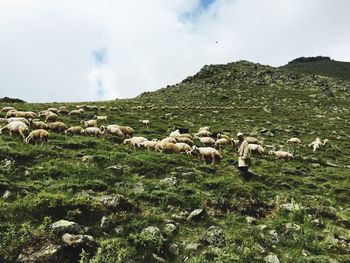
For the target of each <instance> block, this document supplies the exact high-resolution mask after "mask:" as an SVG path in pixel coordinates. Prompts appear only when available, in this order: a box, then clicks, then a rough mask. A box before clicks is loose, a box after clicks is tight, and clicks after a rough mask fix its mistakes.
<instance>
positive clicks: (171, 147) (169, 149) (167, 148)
mask: <svg viewBox="0 0 350 263" xmlns="http://www.w3.org/2000/svg"><path fill="white" fill-rule="evenodd" d="M156 151H159V152H162V153H180V147H179V146H178V145H176V144H175V143H171V142H164V143H158V144H157V146H156Z"/></svg>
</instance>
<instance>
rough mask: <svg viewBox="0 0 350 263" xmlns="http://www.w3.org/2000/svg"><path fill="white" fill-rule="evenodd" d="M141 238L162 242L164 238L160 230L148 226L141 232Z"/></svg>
mask: <svg viewBox="0 0 350 263" xmlns="http://www.w3.org/2000/svg"><path fill="white" fill-rule="evenodd" d="M140 235H141V236H143V237H145V238H148V239H157V240H161V241H163V240H164V237H163V235H162V232H161V231H160V229H159V228H158V227H156V226H149V227H146V228H144V229H142V231H141V234H140Z"/></svg>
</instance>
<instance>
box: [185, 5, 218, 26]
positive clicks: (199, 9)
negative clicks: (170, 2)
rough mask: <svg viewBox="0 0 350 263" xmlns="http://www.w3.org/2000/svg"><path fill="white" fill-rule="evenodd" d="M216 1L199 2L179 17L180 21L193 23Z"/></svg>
mask: <svg viewBox="0 0 350 263" xmlns="http://www.w3.org/2000/svg"><path fill="white" fill-rule="evenodd" d="M215 1H216V0H199V1H198V2H197V5H196V6H195V7H194V8H192V10H189V11H187V12H184V13H183V14H181V15H180V19H181V20H183V21H185V22H188V21H190V22H194V21H195V20H196V19H197V18H198V17H199V16H200V15H201V14H202V13H203V12H205V11H206V10H207V9H208V8H209V7H210V6H211V5H212V4H213V3H214V2H215Z"/></svg>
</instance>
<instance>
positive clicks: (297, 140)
mask: <svg viewBox="0 0 350 263" xmlns="http://www.w3.org/2000/svg"><path fill="white" fill-rule="evenodd" d="M287 143H290V144H301V140H300V139H299V138H296V137H293V138H290V139H289V140H288V141H287Z"/></svg>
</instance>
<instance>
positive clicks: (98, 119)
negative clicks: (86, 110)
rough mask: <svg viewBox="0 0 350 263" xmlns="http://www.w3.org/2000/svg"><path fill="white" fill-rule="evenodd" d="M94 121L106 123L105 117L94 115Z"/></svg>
mask: <svg viewBox="0 0 350 263" xmlns="http://www.w3.org/2000/svg"><path fill="white" fill-rule="evenodd" d="M94 119H95V120H97V121H104V122H107V116H99V115H94Z"/></svg>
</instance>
